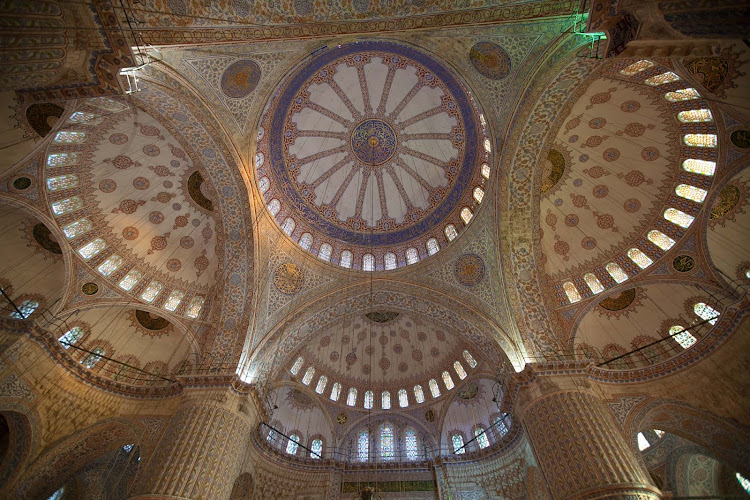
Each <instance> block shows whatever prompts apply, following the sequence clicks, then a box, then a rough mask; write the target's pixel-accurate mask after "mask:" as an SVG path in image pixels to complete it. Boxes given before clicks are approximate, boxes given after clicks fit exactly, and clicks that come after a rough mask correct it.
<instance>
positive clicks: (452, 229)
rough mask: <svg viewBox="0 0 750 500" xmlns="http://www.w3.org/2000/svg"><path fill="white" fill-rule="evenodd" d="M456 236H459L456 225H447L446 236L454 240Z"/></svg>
mask: <svg viewBox="0 0 750 500" xmlns="http://www.w3.org/2000/svg"><path fill="white" fill-rule="evenodd" d="M456 236H458V231H456V226H454V225H453V224H448V225H447V226H445V237H446V238H448V241H453V240H454V239H455V238H456Z"/></svg>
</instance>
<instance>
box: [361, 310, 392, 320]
mask: <svg viewBox="0 0 750 500" xmlns="http://www.w3.org/2000/svg"><path fill="white" fill-rule="evenodd" d="M365 317H366V318H367V319H369V320H370V321H374V322H375V323H388V322H389V321H393V320H394V319H396V318H397V317H398V313H397V312H396V311H373V312H368V313H365Z"/></svg>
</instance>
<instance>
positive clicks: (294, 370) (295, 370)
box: [289, 356, 305, 375]
mask: <svg viewBox="0 0 750 500" xmlns="http://www.w3.org/2000/svg"><path fill="white" fill-rule="evenodd" d="M304 362H305V359H304V358H303V357H302V356H300V357H299V358H297V361H295V362H294V364H293V365H292V367H291V368H290V369H289V371H290V372H291V374H292V375H297V374H298V373H299V371H300V369H301V368H302V364H303V363H304Z"/></svg>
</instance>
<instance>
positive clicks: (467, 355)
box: [463, 349, 477, 368]
mask: <svg viewBox="0 0 750 500" xmlns="http://www.w3.org/2000/svg"><path fill="white" fill-rule="evenodd" d="M463 355H464V360H465V361H466V362H467V363H469V366H470V367H471V368H476V367H477V362H476V361H475V360H474V356H472V355H471V353H470V352H469V351H467V350H466V349H464V352H463Z"/></svg>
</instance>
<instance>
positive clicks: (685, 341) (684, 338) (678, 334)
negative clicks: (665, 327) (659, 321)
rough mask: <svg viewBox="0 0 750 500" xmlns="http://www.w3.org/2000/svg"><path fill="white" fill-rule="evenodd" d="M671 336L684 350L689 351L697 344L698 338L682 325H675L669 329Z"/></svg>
mask: <svg viewBox="0 0 750 500" xmlns="http://www.w3.org/2000/svg"><path fill="white" fill-rule="evenodd" d="M669 336H670V337H672V338H673V339H674V340H675V342H677V343H678V344H680V346H682V348H683V349H687V348H688V347H690V346H691V345H693V344H695V343H696V342H697V340H696V338H695V337H693V335H692V334H691V333H690V332H689V331H688V330H686V329H684V328H683V327H681V326H680V325H674V326H673V327H671V328H670V329H669Z"/></svg>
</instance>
